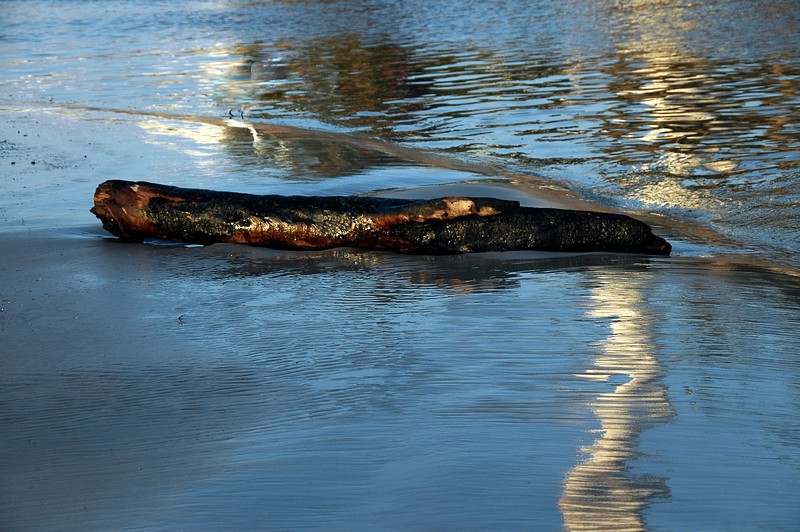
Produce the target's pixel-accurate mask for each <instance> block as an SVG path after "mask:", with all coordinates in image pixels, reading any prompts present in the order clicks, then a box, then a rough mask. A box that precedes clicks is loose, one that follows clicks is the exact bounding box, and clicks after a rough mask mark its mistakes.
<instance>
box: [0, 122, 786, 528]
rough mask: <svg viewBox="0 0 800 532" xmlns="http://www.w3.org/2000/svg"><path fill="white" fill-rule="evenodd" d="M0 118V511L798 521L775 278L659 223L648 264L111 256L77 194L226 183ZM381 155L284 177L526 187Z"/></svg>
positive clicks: (130, 519) (100, 129) (360, 188)
mask: <svg viewBox="0 0 800 532" xmlns="http://www.w3.org/2000/svg"><path fill="white" fill-rule="evenodd" d="M5 116H7V117H8V118H9V120H7V121H4V122H5V124H6V125H5V126H4V128H5V129H4V130H3V138H6V139H9V142H7V143H4V144H3V149H2V151H0V165H2V166H3V167H4V168H5V169H6V170H4V171H8V169H9V168H11V171H10V173H8V174H6V175H7V178H6V181H5V182H4V185H3V186H4V193H3V194H2V196H0V198H2V199H0V217H1V218H2V221H3V229H2V230H0V286H1V287H2V292H0V309H1V310H0V340H1V343H2V345H3V355H2V357H0V406H1V408H0V425H1V426H2V427H3V430H2V431H0V449H2V453H0V471H2V475H0V500H2V501H4V502H3V503H2V512H1V513H0V528H3V529H8V530H28V529H47V528H81V529H129V528H137V529H138V528H147V529H175V528H192V527H207V528H270V529H273V528H275V529H291V528H303V529H337V528H356V529H376V528H394V529H419V528H427V529H452V528H473V529H481V528H482V529H489V528H494V529H497V528H501V529H524V528H531V527H534V528H547V529H556V528H560V527H561V526H563V525H564V524H565V523H566V524H567V525H568V526H578V525H579V524H580V523H586V522H591V523H594V524H595V525H597V526H600V527H605V528H610V527H614V526H629V527H632V528H639V527H643V526H645V525H647V526H648V527H652V528H657V529H664V528H669V527H670V526H671V525H673V524H674V523H675V522H676V519H678V517H677V516H680V523H681V526H682V528H687V529H692V528H694V529H700V528H709V527H718V526H722V527H726V526H731V527H742V528H747V529H750V528H757V527H768V528H778V529H780V528H791V526H792V525H793V524H795V523H797V522H798V521H799V520H800V514H799V513H798V510H797V508H799V507H800V504H798V503H800V500H799V499H798V495H797V494H798V493H800V475H798V474H797V473H798V470H800V425H798V421H797V420H798V419H800V417H798V415H797V414H798V412H800V403H798V399H797V398H798V395H797V393H796V392H797V389H798V388H797V387H798V383H800V368H799V367H798V364H797V362H796V357H795V356H794V353H795V352H796V349H797V347H798V338H797V334H796V331H797V330H800V327H798V326H800V318H799V316H800V312H798V310H800V290H798V286H797V282H796V279H795V278H793V277H791V276H785V275H781V274H777V273H775V272H773V271H769V270H765V269H763V268H756V267H753V266H749V265H747V264H746V263H747V261H746V260H742V261H738V262H737V261H729V260H725V261H722V260H719V257H720V255H719V254H718V253H717V252H716V251H715V249H714V248H713V247H710V246H708V245H707V244H706V243H703V242H696V241H690V240H681V239H680V238H679V239H677V241H676V244H677V245H676V251H675V253H674V255H673V256H672V257H671V258H659V259H653V258H648V257H641V256H633V255H631V256H625V255H609V254H587V255H565V254H545V253H533V252H524V253H523V252H518V253H506V254H503V253H493V254H477V255H468V256H456V257H425V256H420V257H409V256H403V255H395V254H390V253H368V252H363V251H357V250H350V249H339V250H330V251H326V252H305V253H302V252H281V251H274V250H268V249H259V248H252V247H246V246H233V245H215V246H210V247H184V246H179V245H158V244H156V243H151V244H150V245H126V244H122V243H119V242H117V241H115V240H114V239H111V238H108V236H107V235H105V234H104V233H103V232H102V229H101V228H100V225H99V222H97V221H95V220H94V218H93V217H92V215H91V214H89V212H88V208H89V207H90V206H91V197H92V193H93V191H94V187H95V186H96V184H97V183H98V182H100V181H102V180H104V179H107V178H110V177H115V178H120V179H142V178H147V179H152V180H156V181H158V180H161V181H167V182H171V183H173V184H178V185H187V186H199V185H203V186H209V185H211V184H212V183H214V185H213V188H221V189H222V188H228V189H230V188H232V187H231V185H233V184H236V183H235V180H236V179H237V176H236V175H235V174H231V173H230V172H229V170H230V169H231V167H233V166H234V165H235V163H232V162H231V159H230V157H228V158H226V157H225V156H224V153H223V152H222V151H221V148H220V146H219V145H218V144H214V143H213V142H204V141H203V139H202V138H200V137H197V138H194V139H187V138H186V137H181V136H180V135H175V136H168V135H167V136H161V137H159V136H158V135H143V134H142V133H141V131H142V126H141V124H140V123H139V122H138V121H136V120H133V119H129V118H125V119H119V118H113V117H102V118H101V119H98V120H94V119H90V120H84V119H74V118H69V117H66V116H62V115H57V114H43V115H37V114H36V113H34V112H31V113H30V114H27V115H26V114H20V113H16V112H15V113H5V114H4V117H5ZM17 131H19V133H17ZM25 135H27V136H25ZM159 139H161V141H159ZM189 154H191V155H189ZM12 161H13V162H15V163H16V164H14V165H11V162H12ZM31 161H35V163H36V164H31ZM388 169H389V170H386V169H385V168H369V169H366V170H364V171H363V172H361V173H360V174H358V175H357V176H355V177H342V178H340V179H331V180H320V181H317V182H314V183H311V184H309V183H305V184H304V186H305V187H306V188H304V189H303V190H310V191H311V192H312V193H366V192H369V191H371V190H373V189H374V188H375V187H374V186H373V185H374V183H376V182H381V181H382V180H385V175H380V176H379V177H380V179H379V178H378V177H376V174H379V173H380V172H385V171H393V172H396V173H397V177H398V178H399V181H401V182H402V180H403V179H406V180H407V182H406V184H407V185H408V186H407V187H406V190H403V191H395V192H392V193H394V194H406V195H416V196H431V195H441V193H445V192H446V193H447V194H451V193H455V192H457V191H463V192H469V193H476V192H477V191H479V193H480V194H482V195H495V196H498V197H504V198H507V199H520V198H522V197H524V198H525V199H526V203H527V204H533V205H537V204H547V201H546V200H543V199H542V198H537V197H536V196H535V195H532V194H531V189H526V188H524V187H517V188H509V187H508V186H500V185H499V184H493V183H491V182H479V183H460V182H459V178H460V179H462V180H463V179H469V178H470V176H469V175H463V174H459V173H457V172H455V171H452V170H435V169H433V170H430V171H428V170H427V169H425V171H426V172H427V173H425V175H426V177H425V178H424V180H423V181H422V182H417V183H414V181H413V180H414V179H420V178H418V177H417V176H418V175H420V173H422V172H421V169H420V168H419V167H414V166H391V165H390V166H389V167H388ZM56 175H57V176H58V178H57V179H54V176H56ZM162 178H163V179H162ZM437 182H439V184H438V185H437ZM415 185H419V186H415ZM422 185H424V186H422ZM238 186H239V187H242V188H243V191H256V190H265V189H266V188H271V189H272V190H273V191H275V190H276V189H277V191H278V192H290V191H291V190H292V189H293V188H294V189H296V188H297V187H298V186H299V185H298V182H297V181H294V182H293V181H292V180H291V179H289V180H284V181H280V180H278V179H275V178H271V177H270V176H269V175H266V176H265V175H263V174H260V175H259V174H256V175H254V174H252V173H247V174H246V175H245V177H244V181H243V182H240V183H238ZM382 193H386V194H388V193H389V192H386V191H384V192H382ZM733 295H735V297H733ZM741 479H745V481H742V480H741Z"/></svg>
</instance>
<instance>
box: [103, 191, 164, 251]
mask: <svg viewBox="0 0 800 532" xmlns="http://www.w3.org/2000/svg"><path fill="white" fill-rule="evenodd" d="M149 201H150V195H149V194H147V191H146V190H145V187H140V185H139V184H138V183H131V182H128V181H118V180H109V181H105V182H103V183H100V185H98V187H97V190H95V193H94V207H92V208H91V209H89V210H90V212H91V213H92V214H94V215H95V216H97V217H98V218H99V219H100V221H101V222H102V223H103V229H105V230H106V231H108V232H109V233H111V234H112V235H114V236H116V237H118V238H119V239H120V240H123V241H126V242H142V241H143V240H144V239H145V238H147V237H149V236H154V234H157V233H158V228H157V227H155V225H154V224H152V223H151V222H150V221H149V220H148V219H147V217H146V216H145V214H144V207H145V206H146V205H147V203H148V202H149Z"/></svg>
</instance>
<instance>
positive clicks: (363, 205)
mask: <svg viewBox="0 0 800 532" xmlns="http://www.w3.org/2000/svg"><path fill="white" fill-rule="evenodd" d="M92 212H93V213H94V214H95V215H96V216H97V217H98V218H100V220H102V222H103V227H104V228H105V229H106V230H108V231H109V232H111V233H113V234H114V235H116V236H118V237H119V238H121V239H122V240H126V241H133V242H141V241H142V240H144V239H145V238H147V237H155V238H161V239H165V240H174V241H179V242H189V243H198V244H212V243H215V242H237V243H244V244H254V245H260V246H268V247H274V248H284V249H325V248H331V247H337V246H348V247H358V248H368V249H379V250H390V251H399V252H405V253H467V252H477V251H510V250H521V249H530V250H542V251H614V252H629V253H647V254H656V255H667V254H669V252H670V250H671V246H670V245H669V244H668V243H667V242H666V241H665V240H664V239H662V238H660V237H658V236H655V235H654V234H653V233H652V232H651V231H650V227H649V226H648V225H647V224H645V223H643V222H640V221H637V220H634V219H632V218H630V217H628V216H624V215H618V214H606V213H598V212H587V211H570V210H562V209H542V208H530V207H520V206H519V203H517V202H515V201H505V200H499V199H492V198H441V199H435V200H405V199H391V198H369V197H358V196H346V197H344V196H343V197H339V196H331V197H312V196H272V195H269V196H257V195H252V194H239V193H235V192H216V191H211V190H197V189H184V188H176V187H171V186H166V185H157V184H153V183H141V182H140V183H133V182H129V181H106V182H105V183H102V184H101V185H100V186H99V187H98V188H97V192H95V196H94V208H93V209H92Z"/></svg>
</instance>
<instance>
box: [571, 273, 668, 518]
mask: <svg viewBox="0 0 800 532" xmlns="http://www.w3.org/2000/svg"><path fill="white" fill-rule="evenodd" d="M648 278H649V276H648V275H647V273H645V272H640V273H638V274H633V275H632V274H630V273H629V274H628V275H625V276H620V275H618V274H614V273H613V272H609V273H602V274H599V276H598V278H597V284H596V286H594V287H593V288H592V293H591V301H590V303H591V305H592V307H593V308H592V310H590V311H589V312H588V316H590V317H591V318H595V319H598V320H603V321H609V320H610V322H609V327H610V331H609V335H608V339H607V340H605V341H604V342H603V343H602V344H600V345H599V347H600V349H601V350H602V353H601V354H600V355H599V356H598V357H597V359H596V360H595V361H594V366H593V367H592V368H589V369H588V370H587V371H586V373H585V374H583V375H580V376H581V377H583V378H585V379H588V380H591V381H595V382H602V383H608V384H609V385H610V386H612V387H613V388H612V391H610V392H608V393H601V394H599V395H598V396H597V399H596V400H595V401H594V402H593V403H592V404H590V407H591V408H592V410H593V411H594V413H595V415H596V416H597V418H598V420H599V421H600V426H601V428H600V431H599V432H600V435H599V436H598V438H597V439H596V440H595V441H594V443H593V444H592V445H590V446H589V447H587V448H585V449H583V451H584V452H585V453H587V454H588V455H589V456H588V458H587V459H586V460H585V461H583V462H581V463H579V464H578V465H576V466H575V467H574V468H573V469H572V470H571V471H570V472H569V473H568V474H567V476H566V478H565V479H564V491H563V494H562V496H561V499H560V501H559V507H560V509H561V512H562V514H563V516H564V523H565V526H566V527H567V529H569V530H587V529H588V530H608V529H621V528H623V529H629V530H641V529H643V528H644V521H643V518H642V515H641V514H642V511H643V510H644V509H645V508H646V507H647V506H648V504H649V501H650V499H651V498H653V497H655V496H668V495H669V489H668V488H667V486H666V479H664V478H659V477H655V476H640V477H631V476H629V475H626V472H627V471H628V470H629V469H630V467H631V464H630V461H631V460H632V459H635V457H636V455H637V454H638V451H637V446H638V437H639V435H640V434H641V433H642V431H644V430H645V429H646V428H647V427H648V426H650V425H651V424H652V423H654V422H656V421H668V420H669V419H670V418H672V417H673V416H674V415H675V413H674V410H673V408H672V405H671V404H670V403H669V399H668V397H667V392H666V387H665V386H664V385H663V384H662V383H661V374H662V372H663V369H662V367H661V364H660V363H659V360H658V358H657V356H656V353H655V348H654V346H653V325H654V324H653V319H652V317H651V316H650V315H649V313H648V309H647V302H646V300H645V298H644V288H645V285H646V283H647V281H648Z"/></svg>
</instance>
